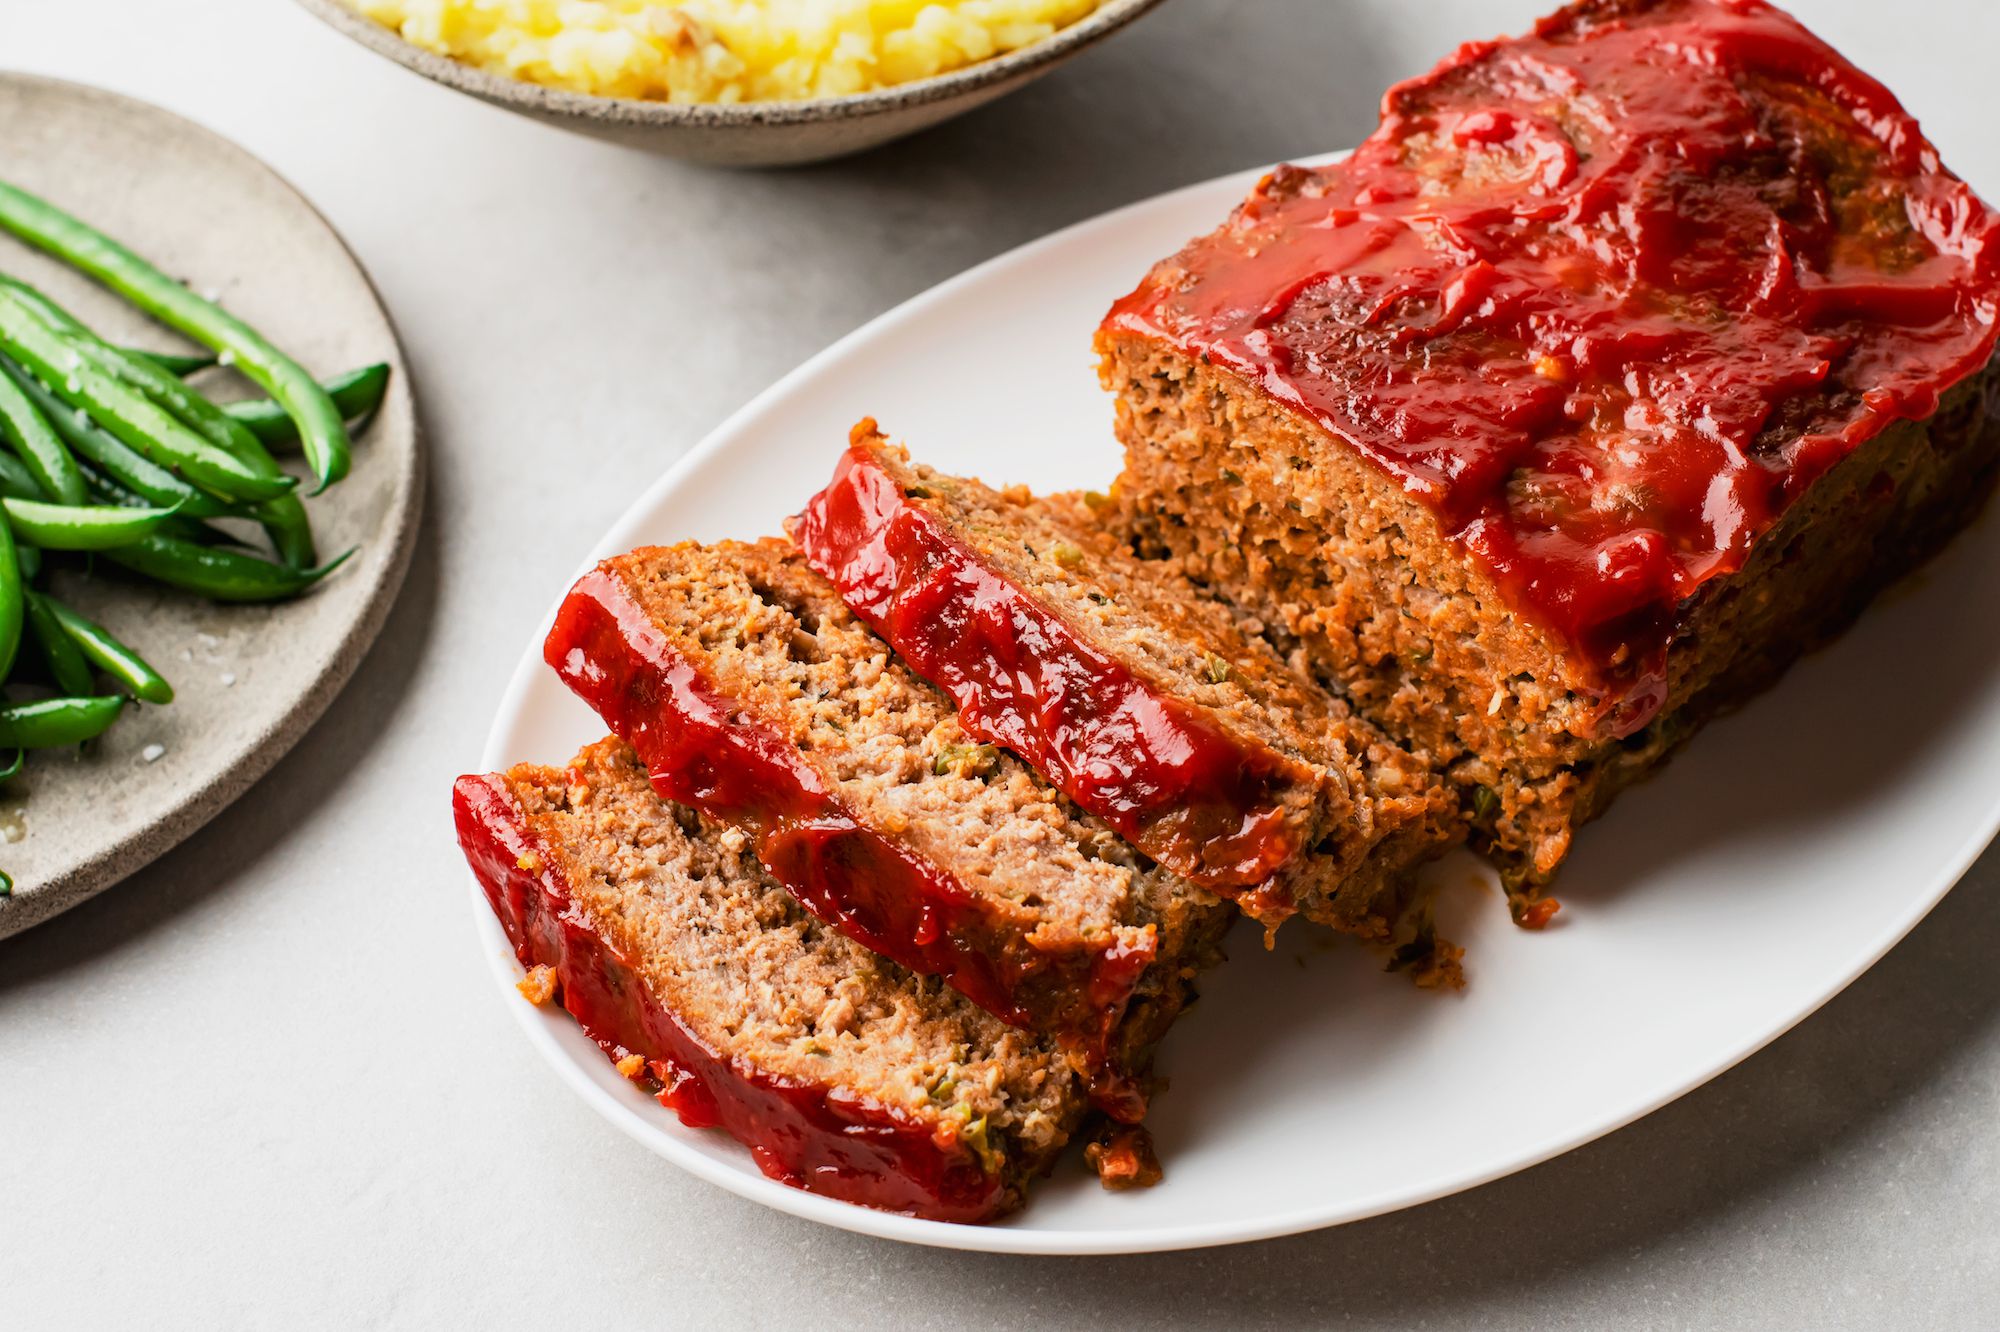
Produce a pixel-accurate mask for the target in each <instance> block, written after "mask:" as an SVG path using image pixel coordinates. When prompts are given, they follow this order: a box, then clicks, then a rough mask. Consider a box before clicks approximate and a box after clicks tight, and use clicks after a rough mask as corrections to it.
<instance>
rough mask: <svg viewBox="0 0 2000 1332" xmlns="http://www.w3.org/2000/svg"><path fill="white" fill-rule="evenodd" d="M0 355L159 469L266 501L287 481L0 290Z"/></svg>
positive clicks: (282, 491)
mask: <svg viewBox="0 0 2000 1332" xmlns="http://www.w3.org/2000/svg"><path fill="white" fill-rule="evenodd" d="M4 189H5V186H0V191H4ZM0 350H4V351H5V352H6V353H7V355H9V356H10V357H12V358H13V359H14V360H15V361H16V362H17V363H19V364H20V365H21V367H22V368H24V369H26V370H27V371H29V372H30V373H31V374H33V375H34V376H35V377H36V378H37V379H39V380H41V381H42V384H43V386H44V387H46V388H47V389H48V390H49V392H51V393H53V394H54V395H55V396H56V397H58V398H61V399H62V400H63V401H64V402H65V403H67V404H68V405H70V406H71V407H77V408H81V409H82V410H84V411H85V412H88V413H89V414H90V418H91V419H92V420H93V421H95V422H96V423H97V424H98V425H100V426H102V427H103V428H104V429H105V430H106V431H108V432H110V433H111V434H113V435H115V436H117V437H118V438H119V439H120V440H123V441H124V442H125V443H126V444H129V445H130V446H131V447H133V448H134V449H137V450H138V451H139V452H140V453H143V454H145V455H146V456H147V457H148V458H150V459H152V460H153V461H154V462H156V463H159V464H160V465H161V466H163V467H171V468H174V469H176V470H178V471H179V472H181V473H182V474H183V475H184V476H186V477H187V479H188V480H190V481H192V482H194V483H195V484H196V485H198V486H202V487H204V488H206V489H208V490H212V491H214V492H215V493H217V494H219V495H222V496H225V497H227V498H231V499H244V500H263V499H274V498H276V497H277V496H279V495H282V494H285V493H286V492H287V491H289V490H291V489H292V486H293V483H292V480H291V478H290V477H283V478H273V477H267V476H259V475H258V474H257V473H255V472H253V471H251V470H250V469H249V468H247V467H245V466H244V465H243V464H242V463H240V462H238V461H237V460H236V459H235V458H234V457H232V456H231V455H230V454H229V453H228V452H226V451H225V450H222V449H219V448H217V447H216V446H215V445H214V444H212V443H210V442H209V441H208V440H206V439H204V438H202V436H200V435H198V434H196V433H195V432H194V431H192V430H190V429H188V427H186V426H184V425H182V424H181V423H180V422H179V421H178V420H176V419H175V418H174V417H173V416H172V415H170V414H169V413H168V412H167V411H165V410H164V409H163V408H161V407H160V406H159V405H158V404H157V403H155V402H153V401H152V400H151V399H150V398H148V397H146V396H145V395H144V394H143V393H139V392H137V391H136V390H134V389H133V388H132V387H131V386H130V385H128V384H125V383H123V382H122V381H120V380H118V379H116V378H114V377H112V376H111V375H107V374H105V373H104V372H103V371H102V370H100V369H99V368H97V367H96V366H94V365H91V364H89V363H88V362H87V361H85V359H84V357H83V355H82V353H80V352H79V351H78V350H77V349H76V346H75V344H74V343H73V342H72V341H71V340H70V339H68V338H65V337H64V336H63V335H62V334H60V333H58V332H57V331H56V330H55V329H53V328H51V327H50V326H49V325H48V324H47V323H45V322H44V321H43V320H42V318H41V316H40V315H39V314H37V313H36V311H35V310H34V308H33V307H32V306H30V305H28V304H27V303H25V302H24V301H23V300H22V299H21V297H20V295H19V294H18V293H17V292H14V291H11V290H4V289H0Z"/></svg>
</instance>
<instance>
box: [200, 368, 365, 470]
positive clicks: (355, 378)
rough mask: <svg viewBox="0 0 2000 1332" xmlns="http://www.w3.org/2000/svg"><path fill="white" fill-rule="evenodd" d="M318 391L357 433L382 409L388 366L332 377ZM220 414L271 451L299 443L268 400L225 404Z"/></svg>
mask: <svg viewBox="0 0 2000 1332" xmlns="http://www.w3.org/2000/svg"><path fill="white" fill-rule="evenodd" d="M321 387H322V388H324V389H325V390H326V393H327V396H328V397H330V398H332V399H333V405H334V406H335V407H337V408H339V409H340V415H341V419H342V420H344V421H346V422H347V423H348V426H349V428H350V430H352V431H355V432H358V431H360V430H361V428H362V427H363V426H365V425H367V424H368V422H369V421H370V420H371V419H373V418H374V415H375V412H376V409H377V408H379V407H381V405H382V398H383V395H385V394H386V393H387V392H388V391H389V366H388V364H387V363H386V362H382V361H377V362H376V363H375V364H374V365H364V366H362V367H361V368H360V369H359V370H349V371H348V372H347V373H346V374H344V375H336V376H334V377H333V378H332V379H329V380H327V381H326V383H324V384H323V385H321ZM222 410H223V411H225V412H228V413H229V414H230V415H231V416H233V417H235V418H236V419H237V420H239V421H241V422H242V423H243V424H244V425H246V426H249V427H250V429H251V430H252V431H254V432H255V433H256V436H257V438H259V439H261V440H263V441H264V443H266V444H268V445H269V446H270V447H272V448H274V449H275V448H279V447H282V446H284V445H287V444H296V443H298V442H299V428H298V426H297V425H296V424H295V423H294V422H293V421H292V418H291V417H289V416H287V415H285V409H284V408H283V407H280V406H279V405H278V404H277V403H275V402H272V401H271V400H270V399H269V398H249V399H246V400H244V401H242V402H225V403H223V404H222Z"/></svg>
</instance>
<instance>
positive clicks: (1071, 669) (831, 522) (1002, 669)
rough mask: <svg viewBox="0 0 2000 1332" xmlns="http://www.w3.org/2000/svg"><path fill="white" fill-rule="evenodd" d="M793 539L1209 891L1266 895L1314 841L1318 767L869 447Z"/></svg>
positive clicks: (982, 724)
mask: <svg viewBox="0 0 2000 1332" xmlns="http://www.w3.org/2000/svg"><path fill="white" fill-rule="evenodd" d="M792 534H793V537H794V538H795V539H796V540H797V541H798V543H799V546H800V548H801V549H802V550H803V551H804V552H805V554H806V558H807V560H808V561H810V562H811V564H812V566H813V568H815V569H816V570H818V571H819V572H820V574H821V575H823V576H824V577H825V578H826V579H827V580H828V581H830V582H831V583H833V585H834V586H835V587H836V588H838V589H839V591H840V595H841V599H842V600H844V601H846V603H847V604H848V606H849V607H850V608H851V609H852V610H853V611H854V613H855V614H856V615H859V616H860V617H861V618H862V619H864V620H866V621H867V622H868V623H869V624H870V625H871V626H873V627H874V629H875V631H876V632H877V633H879V634H881V635H882V637H883V638H885V639H887V640H888V641H889V644H890V645H891V646H892V647H894V648H895V649H896V651H897V652H898V653H900V654H901V655H902V657H903V659H904V660H905V661H907V662H909V663H910V665H911V666H912V667H914V668H915V669H916V670H917V672H918V673H919V674H921V675H923V676H924V677H925V678H926V679H928V680H929V681H930V682H931V683H932V684H935V685H936V686H938V688H940V689H942V690H944V691H945V692H946V693H947V694H949V695H950V696H951V698H952V701H953V702H954V703H956V704H957V705H958V714H959V721H960V723H961V724H962V725H963V726H964V727H965V729H966V730H967V731H969V732H971V733H972V734H973V735H975V736H977V737H978V738H979V739H981V740H986V741H990V742H992V743H995V744H1000V745H1005V746H1006V747H1007V748H1009V749H1011V750H1013V751H1014V752H1015V753H1017V754H1019V755H1020V756H1021V757H1022V758H1024V759H1026V760H1027V761H1028V763H1029V764H1031V765H1032V766H1033V767H1034V768H1036V769H1037V770H1038V771H1040V772H1041V773H1042V775H1043V776H1045V777H1047V778H1048V779H1049V780H1050V781H1051V782H1054V783H1055V784H1056V786H1058V787H1060V788H1061V789H1062V790H1063V791H1064V792H1066V793H1067V794H1068V795H1069V797H1070V798H1071V799H1072V800H1074V801H1076V803H1077V804H1079V805H1081V806H1083V807H1084V808H1085V809H1087V810H1089V811H1090V812H1091V813H1093V814H1095V815H1097V816H1098V817H1099V818H1101V819H1103V820H1104V821H1105V822H1106V823H1108V824H1110V825H1111V826H1112V827H1113V828H1115V829H1117V831H1118V832H1119V833H1120V834H1122V835H1123V836H1124V837H1125V838H1126V840H1128V841H1130V842H1131V843H1132V844H1133V845H1135V846H1137V847H1138V848H1139V849H1140V850H1142V851H1144V852H1145V853H1146V854H1147V855H1149V856H1151V857H1153V859H1155V860H1157V861H1159V862H1160V863H1162V864H1164V865H1166V866H1167V867H1168V868H1170V869H1173V870H1175V871H1177V872H1179V873H1180V874H1182V875H1184V876H1186V877H1187V878H1189V879H1191V880H1193V881H1195V882H1197V883H1200V884H1202V885H1204V886H1206V887H1210V888H1218V889H1223V890H1231V889H1234V890H1237V891H1238V894H1239V895H1241V891H1242V890H1244V889H1251V890H1258V889H1262V890H1263V891H1261V892H1258V891H1253V892H1252V893H1251V894H1250V896H1251V897H1252V898H1253V899H1254V900H1253V902H1252V903H1251V905H1253V907H1255V908H1256V909H1257V910H1258V914H1259V917H1260V918H1261V919H1273V918H1282V917H1283V916H1284V915H1286V914H1288V913H1289V912H1290V910H1291V906H1292V904H1291V903H1290V901H1289V900H1288V899H1285V898H1283V897H1282V896H1280V895H1279V893H1280V890H1277V889H1274V888H1272V887H1270V886H1269V885H1268V883H1267V881H1268V880H1270V879H1271V877H1272V876H1273V875H1274V874H1275V873H1276V872H1277V871H1279V870H1280V869H1282V868H1283V867H1284V866H1285V865H1287V864H1288V863H1290V862H1291V861H1292V860H1293V859H1294V858H1295V857H1296V856H1297V855H1298V854H1299V853H1300V851H1301V849H1302V848H1301V847H1300V845H1299V839H1300V836H1301V830H1300V829H1299V828H1298V827H1297V826H1296V825H1295V824H1294V823H1293V822H1292V821H1291V820H1288V819H1287V818H1286V816H1285V812H1284V810H1283V808H1282V806H1281V804H1280V801H1281V799H1282V795H1283V792H1284V790H1285V788H1286V787H1287V786H1288V785H1290V784H1291V783H1292V782H1294V781H1297V780H1300V779H1302V778H1303V777H1305V774H1303V773H1301V772H1297V771H1294V770H1293V765H1291V764H1289V763H1287V762H1286V761H1285V760H1284V759H1283V758H1282V757H1281V756H1280V755H1278V754H1276V753H1274V752H1273V751H1272V750H1271V749H1270V748H1269V747H1267V746H1263V745H1255V744H1244V743H1241V742H1239V741H1237V740H1236V739H1235V738H1233V737H1231V736H1229V735H1228V734H1226V733H1224V732H1223V731H1222V730H1221V729H1220V728H1218V727H1216V726H1215V725H1214V724H1212V723H1211V722H1209V721H1208V720H1207V719H1205V718H1204V717H1203V716H1202V715H1201V714H1200V713H1199V712H1198V711H1196V710H1195V709H1194V708H1192V707H1190V706H1188V705H1187V704H1185V703H1183V702H1181V701H1180V700H1178V699H1175V698H1172V697H1170V696H1167V695H1165V694H1162V693H1161V692H1160V691H1159V690H1158V689H1156V688H1155V687H1154V686H1153V685H1152V684H1150V683H1149V682H1147V681H1145V680H1142V679H1140V678H1139V677H1138V676H1136V675H1134V674H1133V673H1132V672H1131V671H1129V670H1127V669H1126V668H1125V667H1123V666H1121V665H1120V664H1119V663H1118V662H1116V661H1113V660H1112V659H1111V658H1109V657H1107V656H1105V655H1104V654H1103V653H1101V652H1099V651H1098V650H1097V649H1096V648H1095V647H1093V646H1092V645H1091V644H1090V643H1089V642H1088V641H1086V640H1085V639H1084V638H1083V637H1082V635H1080V634H1078V633H1077V632H1076V630H1074V629H1073V628H1071V627H1070V626H1069V624H1067V623H1066V622H1065V621H1064V620H1063V619H1061V618H1060V617H1059V616H1057V615H1055V614H1053V613H1052V612H1050V611H1049V610H1048V609H1047V608H1046V607H1044V606H1043V605H1042V604H1041V603H1040V602H1038V601H1037V600H1036V599H1035V598H1033V597H1031V596H1029V595H1028V594H1027V593H1026V592H1024V591H1022V590H1021V588H1020V587H1019V586H1017V585H1016V584H1015V583H1014V582H1012V581H1011V580H1010V579H1008V578H1006V577H1004V576H1002V575H1001V574H1000V573H998V572H997V571H996V570H994V569H993V568H992V567H991V566H990V565H988V564H986V563H984V562H982V561H981V559H980V557H979V556H978V555H977V554H976V553H975V552H974V551H972V550H971V549H970V548H968V547H967V546H966V545H965V544H964V543H963V542H961V541H959V540H958V539H957V538H956V537H954V536H952V535H951V534H950V533H949V532H948V531H946V530H945V528H944V526H943V524H941V523H940V522H939V521H938V520H937V519H936V518H935V517H934V516H933V515H931V514H930V513H929V512H927V511H926V510H925V509H924V508H923V507H922V505H921V504H919V503H917V502H916V501H915V500H913V499H912V498H911V497H909V496H907V495H905V494H904V493H903V488H902V487H901V486H900V485H898V484H897V483H896V480H895V478H893V477H891V476H890V475H889V474H888V473H887V472H885V471H884V470H883V469H882V467H881V466H880V465H879V464H878V463H877V462H876V461H875V460H874V459H873V458H872V457H870V456H869V454H868V453H867V452H866V451H865V450H863V449H859V448H855V449H849V450H848V451H847V452H846V453H845V454H843V455H842V456H841V460H840V464H839V466H838V467H837V468H836V469H835V471H834V475H833V480H832V481H831V482H830V483H829V484H828V485H827V487H826V489H825V490H823V491H821V492H820V493H819V494H817V495H815V496H814V497H813V498H812V500H811V501H810V502H809V503H807V505H806V508H805V512H804V513H803V514H801V515H800V516H799V518H798V520H797V521H796V522H795V523H794V524H793V533H792Z"/></svg>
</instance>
